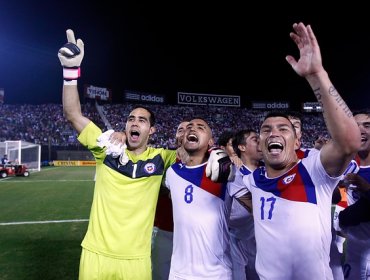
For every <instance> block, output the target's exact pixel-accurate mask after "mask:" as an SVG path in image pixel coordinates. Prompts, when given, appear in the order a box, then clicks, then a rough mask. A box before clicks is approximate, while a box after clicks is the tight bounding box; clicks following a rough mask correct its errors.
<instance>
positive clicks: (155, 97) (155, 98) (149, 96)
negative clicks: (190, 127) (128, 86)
mask: <svg viewBox="0 0 370 280" xmlns="http://www.w3.org/2000/svg"><path fill="white" fill-rule="evenodd" d="M124 99H125V101H131V102H132V101H136V102H143V103H157V104H164V103H165V101H166V99H165V96H164V95H161V94H154V93H149V92H141V91H134V90H125V91H124Z"/></svg>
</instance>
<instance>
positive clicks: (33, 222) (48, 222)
mask: <svg viewBox="0 0 370 280" xmlns="http://www.w3.org/2000/svg"><path fill="white" fill-rule="evenodd" d="M88 221H89V219H76V220H59V221H58V220H55V221H29V222H9V223H0V226H13V225H33V224H53V223H78V222H88Z"/></svg>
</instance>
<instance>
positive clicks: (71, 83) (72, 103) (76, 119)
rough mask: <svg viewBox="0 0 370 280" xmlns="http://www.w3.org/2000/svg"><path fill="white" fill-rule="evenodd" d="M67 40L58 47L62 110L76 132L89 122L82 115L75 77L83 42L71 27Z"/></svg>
mask: <svg viewBox="0 0 370 280" xmlns="http://www.w3.org/2000/svg"><path fill="white" fill-rule="evenodd" d="M66 33H67V40H68V43H66V44H65V45H64V46H63V47H62V48H60V49H59V52H58V57H59V60H60V63H61V64H62V66H63V76H64V83H63V111H64V115H65V117H66V119H67V120H68V121H69V122H71V124H72V126H73V127H74V129H76V131H77V132H78V133H80V132H81V131H82V130H83V129H84V127H85V126H86V125H87V124H88V123H89V122H90V120H89V119H88V118H86V117H84V116H83V115H82V112H81V104H80V98H79V95H78V89H77V79H78V78H79V77H80V65H81V62H82V59H83V56H84V43H83V42H82V40H81V39H78V40H77V42H76V39H75V35H74V33H73V31H72V30H71V29H68V30H67V32H66Z"/></svg>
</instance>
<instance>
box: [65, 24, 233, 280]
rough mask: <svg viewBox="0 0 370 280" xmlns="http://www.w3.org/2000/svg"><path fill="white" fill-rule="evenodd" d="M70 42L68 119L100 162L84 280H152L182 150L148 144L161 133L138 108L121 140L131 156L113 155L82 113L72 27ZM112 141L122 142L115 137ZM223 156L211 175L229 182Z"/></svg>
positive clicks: (213, 161)
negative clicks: (167, 195) (158, 233)
mask: <svg viewBox="0 0 370 280" xmlns="http://www.w3.org/2000/svg"><path fill="white" fill-rule="evenodd" d="M67 39H68V43H67V44H65V45H64V46H63V47H62V48H60V50H59V52H58V57H59V60H60V62H61V64H62V66H63V76H64V84H63V110H64V115H65V117H66V119H67V120H68V121H69V122H70V123H71V124H72V126H73V127H74V129H75V130H76V131H77V133H78V134H79V136H78V140H79V141H80V142H81V143H82V144H83V145H84V146H85V147H86V148H88V149H89V150H90V151H91V152H92V154H93V155H94V157H95V160H96V182H95V190H94V197H93V202H92V207H91V212H90V219H89V225H88V229H87V232H86V235H85V237H84V239H83V241H82V244H81V246H82V254H81V259H80V272H79V279H80V280H91V279H137V280H146V279H151V260H150V251H151V235H152V228H153V221H154V213H155V209H156V203H157V198H158V192H159V188H160V184H161V181H162V178H163V175H164V173H165V171H166V170H167V168H168V167H169V166H170V165H171V164H172V163H174V162H175V159H176V152H175V151H170V150H165V149H155V148H152V147H148V146H147V143H148V140H149V137H150V136H151V135H152V134H153V133H154V132H155V126H154V125H155V116H154V114H153V112H152V111H151V110H150V109H149V108H145V107H142V106H138V107H136V108H134V109H133V110H132V111H131V113H130V114H129V116H128V118H127V122H126V128H125V133H124V134H123V135H124V137H121V138H123V139H124V141H123V142H125V143H122V139H120V141H119V143H122V144H127V150H126V152H125V154H121V156H116V155H114V154H111V153H107V151H108V150H111V149H110V147H107V146H103V147H102V145H101V143H99V141H98V138H99V139H101V138H102V137H101V136H102V131H101V130H100V129H99V128H98V127H97V126H96V125H95V124H94V123H93V122H91V120H89V119H88V118H86V117H85V116H83V115H82V112H81V106H80V100H79V94H78V88H77V81H78V78H79V77H80V73H81V72H80V65H81V62H82V59H83V56H84V44H83V42H82V40H81V39H78V40H77V41H76V39H75V36H74V33H73V31H72V30H70V29H69V30H67ZM110 137H117V134H112V135H111V136H110ZM110 141H111V143H116V142H115V141H116V139H115V138H112V139H110ZM108 146H109V145H108ZM223 157H225V153H221V152H220V151H219V150H215V151H213V152H211V157H210V162H209V164H208V169H207V171H208V172H207V175H208V176H210V177H211V178H212V180H217V179H218V177H219V176H220V177H223V178H224V177H225V174H222V172H228V170H226V169H225V168H224V167H223V166H224V164H223V166H221V168H219V166H220V163H219V160H220V159H221V158H223ZM123 158H126V159H127V160H128V163H127V160H123ZM220 171H222V172H220ZM219 173H220V174H219ZM221 175H222V176H221ZM226 177H227V176H226Z"/></svg>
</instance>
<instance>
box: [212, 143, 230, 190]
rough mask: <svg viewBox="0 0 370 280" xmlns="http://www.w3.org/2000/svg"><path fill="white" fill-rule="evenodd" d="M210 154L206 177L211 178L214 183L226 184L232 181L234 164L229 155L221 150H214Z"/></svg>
mask: <svg viewBox="0 0 370 280" xmlns="http://www.w3.org/2000/svg"><path fill="white" fill-rule="evenodd" d="M209 152H210V155H209V159H208V163H207V166H206V176H207V177H210V178H211V180H212V181H213V182H220V183H224V182H227V181H228V180H232V177H233V172H232V170H231V169H232V168H231V164H232V162H231V160H230V158H229V156H228V155H227V153H226V152H225V151H224V150H222V149H220V148H213V149H211V150H210V151H209Z"/></svg>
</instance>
